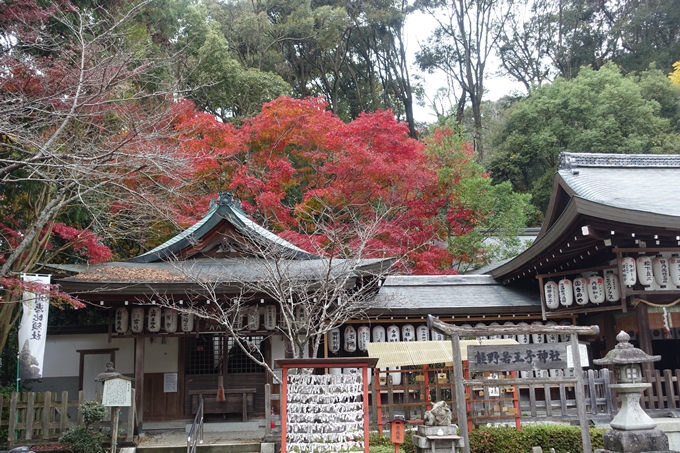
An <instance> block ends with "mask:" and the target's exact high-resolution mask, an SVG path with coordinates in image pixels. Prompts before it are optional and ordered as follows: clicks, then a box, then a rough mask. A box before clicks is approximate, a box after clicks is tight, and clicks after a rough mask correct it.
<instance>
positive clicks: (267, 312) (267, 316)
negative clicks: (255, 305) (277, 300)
mask: <svg viewBox="0 0 680 453" xmlns="http://www.w3.org/2000/svg"><path fill="white" fill-rule="evenodd" d="M264 328H265V329H267V330H274V329H276V305H267V306H265V307H264Z"/></svg>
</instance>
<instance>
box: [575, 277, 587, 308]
mask: <svg viewBox="0 0 680 453" xmlns="http://www.w3.org/2000/svg"><path fill="white" fill-rule="evenodd" d="M572 286H573V287H574V301H575V302H576V304H577V305H586V304H587V303H588V301H589V300H590V299H589V298H588V280H586V279H585V278H583V277H578V278H575V279H574V280H573V282H572Z"/></svg>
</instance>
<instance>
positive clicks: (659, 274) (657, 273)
mask: <svg viewBox="0 0 680 453" xmlns="http://www.w3.org/2000/svg"><path fill="white" fill-rule="evenodd" d="M652 269H653V270H654V280H655V281H656V284H657V285H659V287H661V288H665V287H666V285H668V283H669V282H670V274H669V272H668V260H667V259H666V258H665V257H664V256H662V255H656V256H655V257H654V259H653V260H652Z"/></svg>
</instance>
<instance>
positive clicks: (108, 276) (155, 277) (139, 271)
mask: <svg viewBox="0 0 680 453" xmlns="http://www.w3.org/2000/svg"><path fill="white" fill-rule="evenodd" d="M73 278H74V280H80V281H86V282H183V281H186V278H184V277H183V276H181V275H175V274H173V273H172V272H170V271H169V270H167V269H152V268H148V267H147V268H138V267H100V268H98V269H95V270H94V271H88V272H81V273H80V274H78V275H76V276H74V277H73Z"/></svg>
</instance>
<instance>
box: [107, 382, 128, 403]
mask: <svg viewBox="0 0 680 453" xmlns="http://www.w3.org/2000/svg"><path fill="white" fill-rule="evenodd" d="M102 404H103V405H104V406H115V407H118V406H132V382H130V381H129V380H127V379H122V378H114V379H109V380H108V381H104V395H103V397H102Z"/></svg>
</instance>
